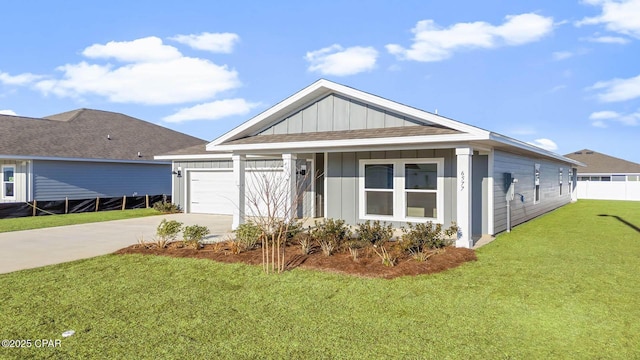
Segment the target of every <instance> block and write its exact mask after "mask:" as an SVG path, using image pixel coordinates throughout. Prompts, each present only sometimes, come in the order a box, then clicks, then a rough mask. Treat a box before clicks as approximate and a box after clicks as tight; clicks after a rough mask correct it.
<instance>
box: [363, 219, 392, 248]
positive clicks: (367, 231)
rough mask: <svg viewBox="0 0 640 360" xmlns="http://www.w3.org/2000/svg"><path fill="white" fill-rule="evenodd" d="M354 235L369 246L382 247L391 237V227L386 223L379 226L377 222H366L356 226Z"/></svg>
mask: <svg viewBox="0 0 640 360" xmlns="http://www.w3.org/2000/svg"><path fill="white" fill-rule="evenodd" d="M356 233H357V234H358V238H359V239H360V240H362V241H363V242H368V243H369V244H371V245H383V244H384V243H386V242H387V241H389V240H391V238H392V237H393V227H392V226H391V224H387V223H386V222H385V223H382V224H380V221H378V220H376V221H373V222H371V221H369V220H367V221H366V222H365V223H363V224H358V229H357V230H356Z"/></svg>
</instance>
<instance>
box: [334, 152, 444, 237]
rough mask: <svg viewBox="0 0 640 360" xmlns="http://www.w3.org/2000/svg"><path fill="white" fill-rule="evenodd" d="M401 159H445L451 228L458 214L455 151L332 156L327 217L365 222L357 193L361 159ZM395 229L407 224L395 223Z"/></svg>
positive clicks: (363, 153) (354, 223)
mask: <svg viewBox="0 0 640 360" xmlns="http://www.w3.org/2000/svg"><path fill="white" fill-rule="evenodd" d="M400 158H444V192H443V194H444V209H442V211H444V222H445V225H448V224H450V223H451V221H453V220H454V219H455V214H456V198H455V196H456V192H455V191H454V189H455V186H456V178H455V174H456V171H455V170H456V160H455V150H453V149H441V150H428V149H425V150H409V151H362V152H344V153H329V154H328V162H327V174H326V184H327V188H326V189H325V198H326V201H327V214H326V215H325V217H327V218H334V219H343V220H345V221H346V222H347V223H348V224H350V225H356V224H357V223H359V222H364V221H365V220H363V219H360V217H359V215H358V211H359V205H358V204H359V201H360V194H359V192H358V176H359V174H358V171H359V163H360V160H362V159H400ZM392 224H393V226H396V227H399V226H402V225H404V223H402V222H397V221H394V222H392Z"/></svg>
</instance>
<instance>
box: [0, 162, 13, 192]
mask: <svg viewBox="0 0 640 360" xmlns="http://www.w3.org/2000/svg"><path fill="white" fill-rule="evenodd" d="M7 168H11V169H12V170H13V180H12V181H9V180H5V178H4V171H5V169H7ZM0 170H1V171H2V174H1V175H0V178H1V179H0V180H2V190H0V191H1V192H2V199H3V200H15V199H16V166H15V165H2V167H1V168H0ZM6 183H12V184H13V196H6V195H5V190H6V188H5V184H6Z"/></svg>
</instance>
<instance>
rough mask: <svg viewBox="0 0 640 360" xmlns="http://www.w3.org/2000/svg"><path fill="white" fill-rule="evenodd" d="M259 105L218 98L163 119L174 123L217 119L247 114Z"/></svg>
mask: <svg viewBox="0 0 640 360" xmlns="http://www.w3.org/2000/svg"><path fill="white" fill-rule="evenodd" d="M258 105H259V104H258V103H249V102H247V101H246V100H245V99H225V100H218V101H213V102H209V103H204V104H199V105H196V106H192V107H189V108H183V109H180V110H179V111H178V112H176V113H175V114H173V115H169V116H167V117H165V118H164V119H163V120H164V121H166V122H172V123H179V122H183V121H189V120H216V119H220V118H223V117H227V116H232V115H245V114H247V113H249V111H251V109H253V108H254V107H256V106H258Z"/></svg>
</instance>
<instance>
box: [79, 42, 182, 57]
mask: <svg viewBox="0 0 640 360" xmlns="http://www.w3.org/2000/svg"><path fill="white" fill-rule="evenodd" d="M82 55H84V56H86V57H88V58H92V59H99V58H102V59H109V58H114V59H116V60H118V61H122V62H134V63H140V62H155V61H160V62H161V61H168V60H174V59H179V58H181V57H182V54H181V53H180V51H178V49H176V48H174V47H173V46H169V45H164V44H163V43H162V39H160V38H158V37H155V36H150V37H146V38H142V39H136V40H133V41H109V42H108V43H106V44H105V45H102V44H93V45H91V46H89V47H88V48H86V49H84V51H83V52H82Z"/></svg>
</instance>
